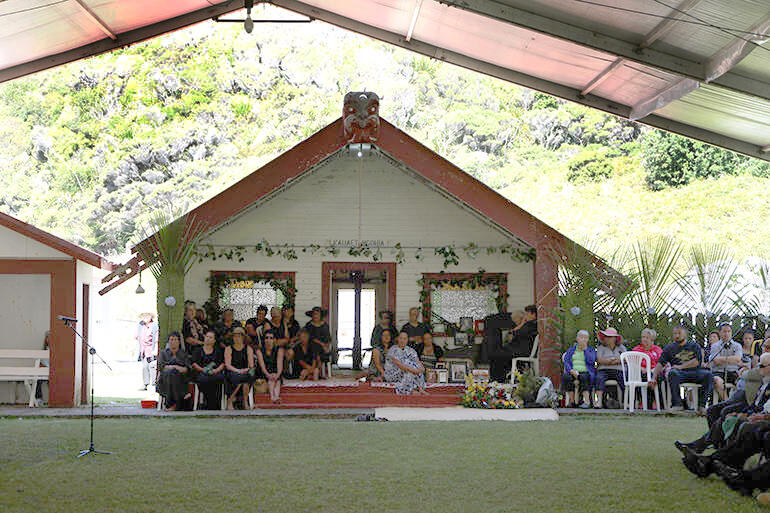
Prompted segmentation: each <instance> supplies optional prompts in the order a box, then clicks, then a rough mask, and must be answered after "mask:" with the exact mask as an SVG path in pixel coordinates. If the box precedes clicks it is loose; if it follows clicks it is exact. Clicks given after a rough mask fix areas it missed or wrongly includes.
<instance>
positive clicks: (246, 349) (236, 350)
mask: <svg viewBox="0 0 770 513" xmlns="http://www.w3.org/2000/svg"><path fill="white" fill-rule="evenodd" d="M245 339H246V331H245V330H244V329H243V328H241V327H238V328H235V329H234V330H233V345H231V346H227V347H226V348H225V368H226V369H227V384H228V391H227V409H228V410H232V409H234V406H233V401H234V400H235V396H236V395H237V394H238V392H239V391H240V392H242V393H243V409H244V410H245V409H246V408H247V406H246V404H247V402H246V400H247V398H248V397H249V394H250V393H251V385H252V384H253V383H254V381H255V380H256V375H255V370H256V369H255V367H254V351H253V350H252V349H251V346H247V345H246V343H245Z"/></svg>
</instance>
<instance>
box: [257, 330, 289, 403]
mask: <svg viewBox="0 0 770 513" xmlns="http://www.w3.org/2000/svg"><path fill="white" fill-rule="evenodd" d="M264 337H265V343H264V344H263V345H262V347H261V348H260V349H259V350H258V351H257V363H259V368H260V369H261V370H262V374H263V375H264V376H265V379H267V390H268V392H269V393H270V401H272V402H274V403H277V402H280V401H281V373H282V372H283V348H282V347H278V346H277V345H276V344H275V333H273V331H272V330H267V331H265V333H264Z"/></svg>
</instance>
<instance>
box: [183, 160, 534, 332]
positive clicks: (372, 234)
mask: <svg viewBox="0 0 770 513" xmlns="http://www.w3.org/2000/svg"><path fill="white" fill-rule="evenodd" d="M360 166H363V169H362V172H361V175H360V178H361V183H360V190H361V191H362V192H361V194H362V196H361V198H362V199H361V225H360V234H361V236H360V238H361V240H377V241H383V243H384V245H385V246H392V245H394V244H395V243H397V242H400V243H401V244H402V246H445V245H454V246H455V247H458V248H459V247H461V246H465V245H467V244H468V243H469V242H475V243H476V244H478V245H479V246H499V245H502V244H507V243H510V242H512V241H513V239H512V238H511V237H510V236H509V235H507V234H505V233H504V232H502V231H501V230H499V229H497V228H495V227H493V226H491V225H490V224H489V223H488V222H486V221H484V220H483V219H482V218H481V217H480V216H478V215H477V214H475V213H472V212H470V211H469V210H467V209H464V208H463V207H462V206H461V205H460V204H458V203H457V202H456V201H454V200H451V199H449V198H447V197H445V196H444V195H442V194H441V193H440V192H438V191H437V190H435V189H434V188H433V187H431V186H429V185H427V184H425V183H423V182H422V181H421V180H420V179H418V178H417V177H416V176H415V175H414V174H413V173H411V172H408V171H406V170H405V169H403V168H401V167H399V166H396V165H394V164H393V163H391V162H390V161H389V160H388V159H386V158H383V157H380V156H378V155H376V154H375V155H372V156H370V157H366V158H364V159H363V160H359V159H358V158H356V157H351V156H347V155H341V156H337V157H335V158H332V159H331V160H330V161H328V162H326V163H325V164H323V165H321V166H318V167H317V168H316V169H314V170H313V171H311V172H309V174H308V175H305V176H304V177H303V178H302V179H301V180H300V181H299V182H297V183H295V184H293V185H292V186H290V187H288V188H286V189H285V190H284V191H282V192H281V193H280V194H277V195H275V196H273V197H272V198H271V199H269V200H267V201H265V202H263V203H261V204H259V205H258V206H257V207H256V208H252V209H250V210H247V211H246V212H245V213H243V214H242V215H240V216H239V217H237V218H235V219H233V220H231V222H230V223H229V224H226V225H223V226H222V227H220V228H219V229H218V230H217V231H215V232H213V233H212V234H211V235H210V236H209V237H208V238H207V239H205V240H204V243H203V244H207V243H210V244H230V245H243V246H253V245H254V244H255V243H257V242H259V241H260V240H262V239H266V240H267V241H269V242H270V243H271V244H281V243H289V244H303V245H305V244H314V243H315V244H320V245H324V244H327V243H328V241H330V240H358V238H359V171H360V170H361V169H360ZM382 252H383V257H382V261H383V262H393V261H395V259H394V257H393V255H392V254H391V249H388V248H386V249H383V251H382ZM297 254H298V257H299V258H298V259H297V260H292V261H288V260H286V259H284V258H283V257H280V256H272V257H265V256H262V255H256V254H254V253H253V251H252V252H247V253H246V254H245V255H244V257H245V261H244V262H238V261H237V259H233V260H227V259H218V260H216V261H211V260H205V261H203V262H202V263H196V264H195V265H194V266H193V268H192V269H191V271H190V273H189V274H188V275H187V278H186V280H185V296H186V297H185V299H192V300H195V301H197V302H198V304H199V305H200V304H202V303H203V302H204V301H206V300H207V299H208V297H209V294H210V291H209V285H208V282H207V281H206V278H207V277H208V276H209V271H212V270H217V271H232V270H242V271H281V272H286V271H293V272H296V273H297V274H296V279H297V283H296V285H297V298H296V299H297V300H296V303H297V318H298V320H300V322H302V321H303V320H304V316H303V315H302V314H303V313H304V311H305V310H308V309H310V308H311V307H313V306H315V305H320V304H321V264H322V263H323V262H335V261H336V262H353V261H361V262H371V261H372V260H371V258H370V257H358V258H357V257H352V256H349V255H348V254H347V250H346V249H343V250H342V251H341V252H340V254H339V255H338V256H337V257H332V256H328V255H321V254H316V255H311V254H310V253H309V252H308V253H302V252H301V251H299V250H298V253H297ZM423 254H424V256H425V258H424V260H422V261H417V260H415V258H414V257H413V255H414V253H413V252H412V251H407V256H406V262H405V263H404V264H402V265H398V266H397V270H396V275H397V288H396V294H397V296H396V302H397V311H396V319H397V322H398V323H399V324H400V323H402V322H406V319H407V318H408V309H409V307H411V306H417V305H418V303H419V294H420V290H419V286H418V284H417V280H418V279H419V278H421V277H422V273H425V272H439V271H441V270H442V263H443V257H438V256H435V255H434V254H433V250H426V251H424V252H423ZM458 254H459V255H460V265H458V266H450V267H449V268H448V269H447V272H477V271H478V270H479V268H483V269H484V270H485V271H487V272H504V273H508V293H509V294H510V297H509V304H508V306H509V310H513V309H520V308H523V307H524V306H526V305H528V304H531V303H533V302H534V263H532V262H528V263H521V262H515V261H513V260H511V259H510V258H509V257H508V256H505V255H499V254H498V255H487V254H486V253H485V251H481V252H480V253H479V255H478V256H477V257H476V258H475V259H471V258H468V257H466V256H465V254H464V252H462V251H460V250H458Z"/></svg>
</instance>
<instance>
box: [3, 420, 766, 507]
mask: <svg viewBox="0 0 770 513" xmlns="http://www.w3.org/2000/svg"><path fill="white" fill-rule="evenodd" d="M97 422H98V424H97V428H96V429H97V448H102V449H108V450H113V451H115V454H113V455H112V456H93V455H91V456H88V457H86V458H85V459H80V460H77V459H75V458H74V456H75V454H77V451H78V450H79V449H81V448H83V447H84V445H86V444H87V439H88V421H87V420H70V419H14V418H9V419H0V433H2V436H0V511H3V512H12V511H83V512H86V511H87V512H94V511H115V512H124V511H141V512H149V511H158V512H174V511H183V512H186V513H187V512H191V511H211V512H214V511H227V512H230V511H233V512H235V511H243V512H246V511H276V512H277V511H287V512H303V511H314V512H340V511H355V512H360V511H383V512H384V511H441V512H455V511H456V512H497V511H501V512H502V511H526V512H541V511H542V512H548V513H551V512H582V511H592V512H601V511H606V512H613V513H614V512H617V511H635V512H658V511H677V512H679V513H689V512H694V511H698V512H703V513H705V512H711V511H713V512H720V513H722V512H726V511H729V512H731V513H738V512H742V511H756V510H757V505H756V503H755V502H754V501H753V500H752V499H748V498H744V497H741V496H740V495H738V494H736V493H735V492H733V491H731V490H729V489H728V488H727V487H726V486H724V485H723V484H722V483H721V482H720V481H718V480H716V479H715V478H713V477H712V478H709V479H706V480H699V479H697V478H695V477H693V476H692V475H691V474H689V473H688V472H687V471H686V470H685V468H684V467H683V466H682V465H681V463H680V461H679V455H678V453H677V451H676V450H675V449H674V447H673V445H672V442H673V440H675V439H677V438H679V439H686V440H690V439H692V438H694V437H695V436H696V435H699V434H700V433H701V432H702V431H703V425H704V422H703V420H702V419H695V418H651V417H635V418H625V417H607V418H596V417H594V418H590V417H572V418H570V417H564V418H562V420H560V421H558V422H419V423H410V422H391V423H388V422H378V423H375V422H368V423H363V422H362V423H356V422H353V421H341V420H264V419H263V420H260V419H253V418H251V419H248V418H247V419H225V418H211V419H191V418H151V419H108V420H99V421H97ZM626 468H628V469H629V470H625V469H626ZM4 503H7V506H6V504H4Z"/></svg>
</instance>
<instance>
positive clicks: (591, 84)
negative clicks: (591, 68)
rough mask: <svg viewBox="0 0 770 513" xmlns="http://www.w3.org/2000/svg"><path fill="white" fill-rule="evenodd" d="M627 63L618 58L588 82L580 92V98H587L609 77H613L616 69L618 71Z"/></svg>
mask: <svg viewBox="0 0 770 513" xmlns="http://www.w3.org/2000/svg"><path fill="white" fill-rule="evenodd" d="M625 61H626V60H625V59H623V58H622V57H618V58H617V59H615V60H614V61H612V63H611V64H610V65H609V66H607V67H606V68H604V69H603V70H602V71H600V72H599V74H598V75H596V76H595V77H594V78H592V79H591V81H590V82H588V84H586V86H585V87H584V88H583V90H582V91H580V96H587V95H588V93H590V92H591V91H593V90H594V89H595V88H596V87H597V86H599V84H601V83H602V82H604V81H605V80H607V79H608V78H609V76H610V75H612V73H613V72H614V71H615V70H616V69H618V68H619V67H620V66H621V65H622V64H623V63H624V62H625Z"/></svg>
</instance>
